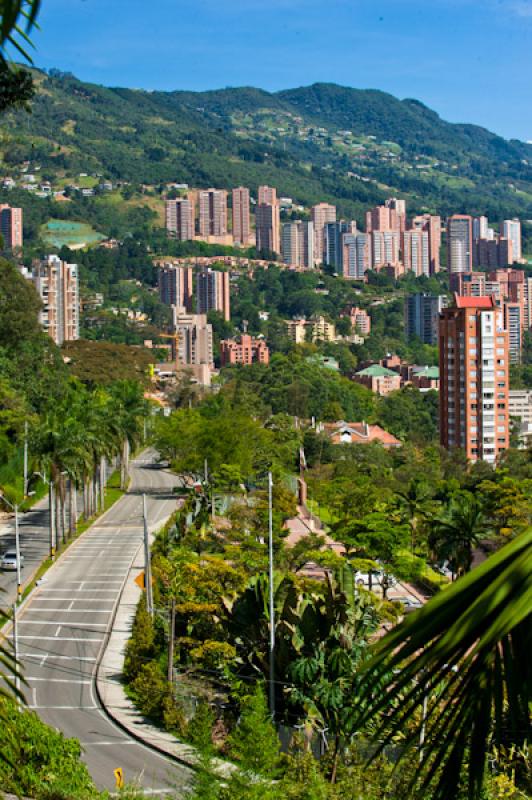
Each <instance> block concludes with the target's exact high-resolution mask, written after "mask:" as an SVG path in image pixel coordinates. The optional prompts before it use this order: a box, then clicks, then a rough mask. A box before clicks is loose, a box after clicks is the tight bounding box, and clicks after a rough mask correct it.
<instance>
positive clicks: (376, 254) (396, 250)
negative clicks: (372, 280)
mask: <svg viewBox="0 0 532 800" xmlns="http://www.w3.org/2000/svg"><path fill="white" fill-rule="evenodd" d="M370 238H371V251H370V259H371V268H372V269H376V270H379V269H381V267H384V266H387V265H390V266H392V267H396V266H397V265H398V264H399V263H400V261H401V233H400V231H399V230H384V231H383V230H373V231H372V232H371V235H370Z"/></svg>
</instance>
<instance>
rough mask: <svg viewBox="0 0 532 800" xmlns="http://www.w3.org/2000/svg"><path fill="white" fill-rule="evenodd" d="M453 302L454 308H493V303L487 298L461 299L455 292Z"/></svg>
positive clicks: (491, 298) (490, 298) (491, 299)
mask: <svg viewBox="0 0 532 800" xmlns="http://www.w3.org/2000/svg"><path fill="white" fill-rule="evenodd" d="M454 302H455V305H456V308H495V301H494V299H493V297H492V296H491V295H490V296H489V297H462V296H461V295H459V294H457V293H456V292H455V295H454Z"/></svg>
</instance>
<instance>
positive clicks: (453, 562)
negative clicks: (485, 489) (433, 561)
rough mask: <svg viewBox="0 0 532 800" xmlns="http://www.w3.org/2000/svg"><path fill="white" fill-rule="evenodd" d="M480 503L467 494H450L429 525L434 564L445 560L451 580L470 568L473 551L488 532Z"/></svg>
mask: <svg viewBox="0 0 532 800" xmlns="http://www.w3.org/2000/svg"><path fill="white" fill-rule="evenodd" d="M488 530H489V529H488V523H487V520H486V516H485V513H484V509H483V506H482V500H481V499H479V498H477V497H476V496H475V495H474V494H472V493H471V492H467V491H464V490H462V491H460V492H456V493H455V494H453V495H452V496H451V498H450V500H449V502H448V503H447V504H446V506H445V507H444V509H443V511H442V513H440V514H437V515H435V516H434V517H432V518H431V520H430V523H429V546H430V548H431V550H432V551H433V553H434V555H435V556H436V558H437V560H438V561H440V562H441V561H448V562H449V565H450V567H451V570H452V573H453V577H454V576H459V575H463V574H464V573H465V572H469V570H470V569H471V563H472V561H473V548H474V547H475V546H476V545H477V544H478V543H479V542H481V541H482V539H483V538H484V537H485V536H486V535H487V533H488Z"/></svg>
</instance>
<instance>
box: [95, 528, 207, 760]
mask: <svg viewBox="0 0 532 800" xmlns="http://www.w3.org/2000/svg"><path fill="white" fill-rule="evenodd" d="M170 516H171V514H170V515H169V516H168V517H167V518H166V519H165V520H162V521H160V522H158V523H157V525H156V526H152V529H151V530H149V533H150V536H151V535H152V534H153V533H154V532H155V531H156V530H159V529H161V528H162V527H164V525H166V523H167V522H168V520H169V519H170ZM143 547H144V545H143V543H141V544H140V545H139V547H138V549H137V550H136V551H135V554H134V555H133V557H132V559H131V562H130V564H129V568H128V571H127V575H126V577H125V578H124V580H123V582H122V586H121V587H120V593H119V595H118V597H117V599H116V602H115V606H114V608H113V612H112V615H111V619H110V620H109V625H108V626H107V630H106V632H105V636H104V640H103V642H102V644H101V647H100V651H99V653H98V656H97V660H96V666H95V671H94V673H93V680H94V689H95V692H96V696H97V698H98V702H99V703H100V707H101V709H102V711H104V713H105V714H106V715H107V716H108V717H109V719H110V720H111V721H112V722H113V724H114V725H117V727H119V728H120V729H121V730H122V731H124V732H125V733H127V735H128V736H130V737H131V738H132V739H135V741H137V742H139V744H142V745H143V746H144V747H148V748H150V749H151V750H154V751H155V752H157V753H160V754H161V755H163V756H165V757H166V758H169V759H171V760H172V761H175V762H176V763H177V764H179V765H180V766H182V767H185V768H186V769H189V770H194V771H196V770H198V769H199V767H198V764H196V763H195V762H193V761H188V760H186V759H184V758H182V757H180V756H178V755H176V754H175V753H171V752H168V750H166V749H165V748H164V747H161V746H159V745H157V744H155V743H154V742H151V741H148V740H146V739H144V738H143V737H142V736H141V735H140V734H139V733H138V731H136V730H133V729H131V728H130V727H129V726H128V725H126V724H125V723H124V722H123V721H122V720H121V719H120V718H119V717H118V716H115V714H113V712H112V711H111V709H110V708H109V707H108V706H107V705H106V704H105V702H104V699H103V695H102V691H101V689H100V682H103V680H104V678H102V676H101V674H100V673H101V667H102V662H103V658H104V656H105V653H106V650H107V648H108V646H109V643H110V640H111V635H112V633H113V627H114V624H115V622H116V617H117V614H118V611H119V610H120V604H121V602H122V597H123V594H124V589H125V587H126V584H127V582H128V580H129V579H130V577H131V573H132V570H133V565H134V563H135V561H136V559H137V556H138V554H139V552H140V551H141V550H142V548H143ZM123 666H124V662H123V661H122V664H121V668H123ZM120 687H121V690H122V692H124V688H123V683H122V681H120ZM124 694H125V692H124ZM176 743H179V742H178V740H177V739H176Z"/></svg>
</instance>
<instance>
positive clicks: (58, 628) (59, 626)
mask: <svg viewBox="0 0 532 800" xmlns="http://www.w3.org/2000/svg"><path fill="white" fill-rule="evenodd" d="M22 622H24V623H25V621H24V620H22ZM25 624H26V623H25ZM28 624H29V625H31V624H32V623H31V622H29V623H28ZM34 624H37V625H38V624H39V623H34ZM40 624H42V625H48V624H50V625H53V624H54V623H53V622H51V623H48V622H44V623H40ZM60 630H61V625H58V626H57V630H56V632H55V636H56V637H57V636H59V631H60Z"/></svg>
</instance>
